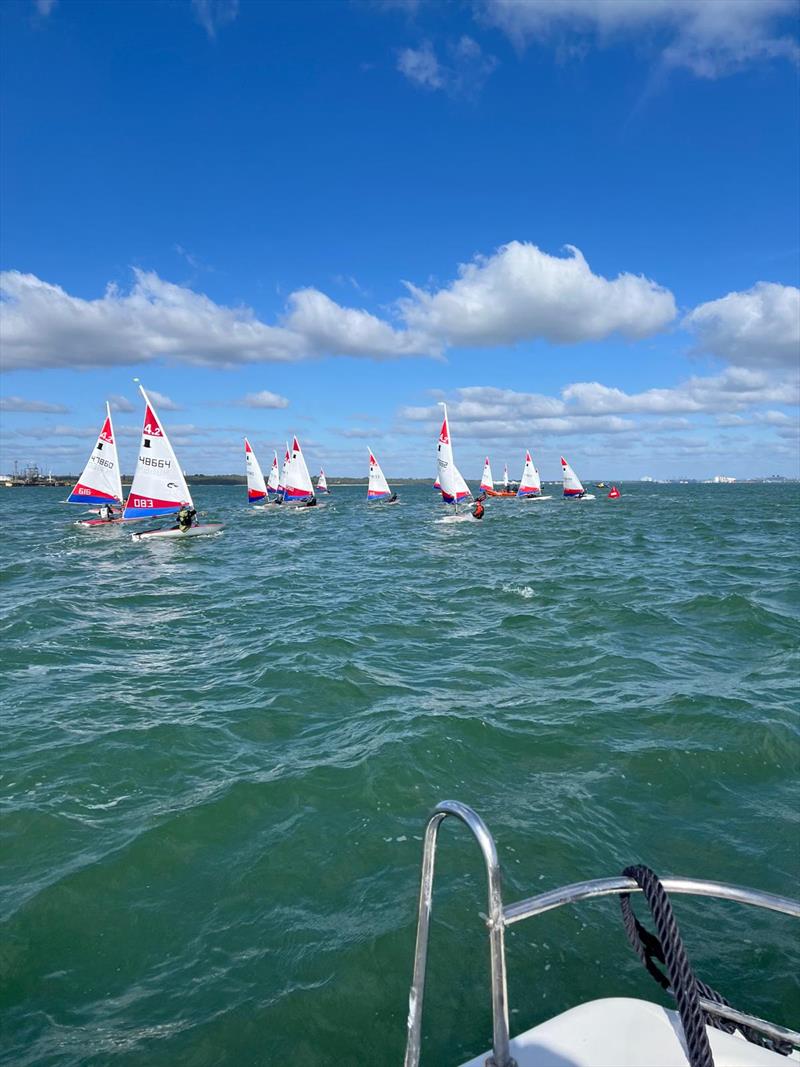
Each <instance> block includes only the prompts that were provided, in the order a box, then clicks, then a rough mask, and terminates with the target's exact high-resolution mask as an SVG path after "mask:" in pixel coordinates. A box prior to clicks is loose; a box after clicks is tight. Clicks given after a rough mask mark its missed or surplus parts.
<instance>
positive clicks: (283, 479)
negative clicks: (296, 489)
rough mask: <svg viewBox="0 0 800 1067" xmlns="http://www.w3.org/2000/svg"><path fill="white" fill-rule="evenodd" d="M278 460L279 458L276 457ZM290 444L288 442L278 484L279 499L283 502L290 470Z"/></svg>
mask: <svg viewBox="0 0 800 1067" xmlns="http://www.w3.org/2000/svg"><path fill="white" fill-rule="evenodd" d="M276 458H277V457H276ZM290 458H291V457H290V455H289V442H288V441H287V442H286V451H285V452H284V454H283V465H282V466H281V476H280V480H279V482H278V499H279V500H280V501H281V502H283V494H284V492H285V490H286V472H287V470H288V469H289V459H290Z"/></svg>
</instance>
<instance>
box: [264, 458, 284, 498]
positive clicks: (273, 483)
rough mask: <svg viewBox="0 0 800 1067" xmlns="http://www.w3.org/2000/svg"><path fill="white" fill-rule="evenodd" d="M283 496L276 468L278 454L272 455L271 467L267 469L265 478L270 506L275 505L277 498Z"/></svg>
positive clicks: (277, 468)
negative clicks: (267, 473)
mask: <svg viewBox="0 0 800 1067" xmlns="http://www.w3.org/2000/svg"><path fill="white" fill-rule="evenodd" d="M282 495H283V486H282V485H281V472H280V467H279V466H278V453H277V452H273V453H272V466H271V467H270V469H269V477H268V478H267V497H268V498H269V502H270V503H271V504H275V503H277V501H278V498H279V497H280V496H282Z"/></svg>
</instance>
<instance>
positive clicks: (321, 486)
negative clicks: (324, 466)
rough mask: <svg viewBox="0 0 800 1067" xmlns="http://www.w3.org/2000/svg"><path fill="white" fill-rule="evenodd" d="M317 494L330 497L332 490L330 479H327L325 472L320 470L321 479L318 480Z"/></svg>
mask: <svg viewBox="0 0 800 1067" xmlns="http://www.w3.org/2000/svg"><path fill="white" fill-rule="evenodd" d="M317 492H318V493H321V494H322V495H323V496H330V492H331V491H330V489H329V488H328V479H327V478H326V477H325V471H324V470H320V472H319V477H318V478H317Z"/></svg>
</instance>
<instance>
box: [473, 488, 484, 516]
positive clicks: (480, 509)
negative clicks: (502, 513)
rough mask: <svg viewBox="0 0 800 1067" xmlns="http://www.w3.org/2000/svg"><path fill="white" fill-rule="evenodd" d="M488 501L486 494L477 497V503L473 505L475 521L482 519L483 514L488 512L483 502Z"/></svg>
mask: <svg viewBox="0 0 800 1067" xmlns="http://www.w3.org/2000/svg"><path fill="white" fill-rule="evenodd" d="M485 499H486V493H481V495H480V496H476V497H475V503H474V504H473V505H472V517H473V518H474V519H482V518H483V513H484V511H485V510H486V509H485V508H484V506H483V502H484V500H485Z"/></svg>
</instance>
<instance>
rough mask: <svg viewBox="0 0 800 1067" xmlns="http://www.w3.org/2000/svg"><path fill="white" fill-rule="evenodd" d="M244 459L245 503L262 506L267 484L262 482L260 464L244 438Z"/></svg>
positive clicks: (265, 496)
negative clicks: (245, 470)
mask: <svg viewBox="0 0 800 1067" xmlns="http://www.w3.org/2000/svg"><path fill="white" fill-rule="evenodd" d="M244 459H245V465H246V467H247V502H248V504H264V503H265V501H266V499H267V483H266V482H265V481H264V475H263V473H262V471H261V464H260V463H259V462H258V459H257V458H256V454H255V452H254V451H253V448H252V446H251V444H250V442H249V441H248V440H247V438H246V437H245V439H244Z"/></svg>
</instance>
